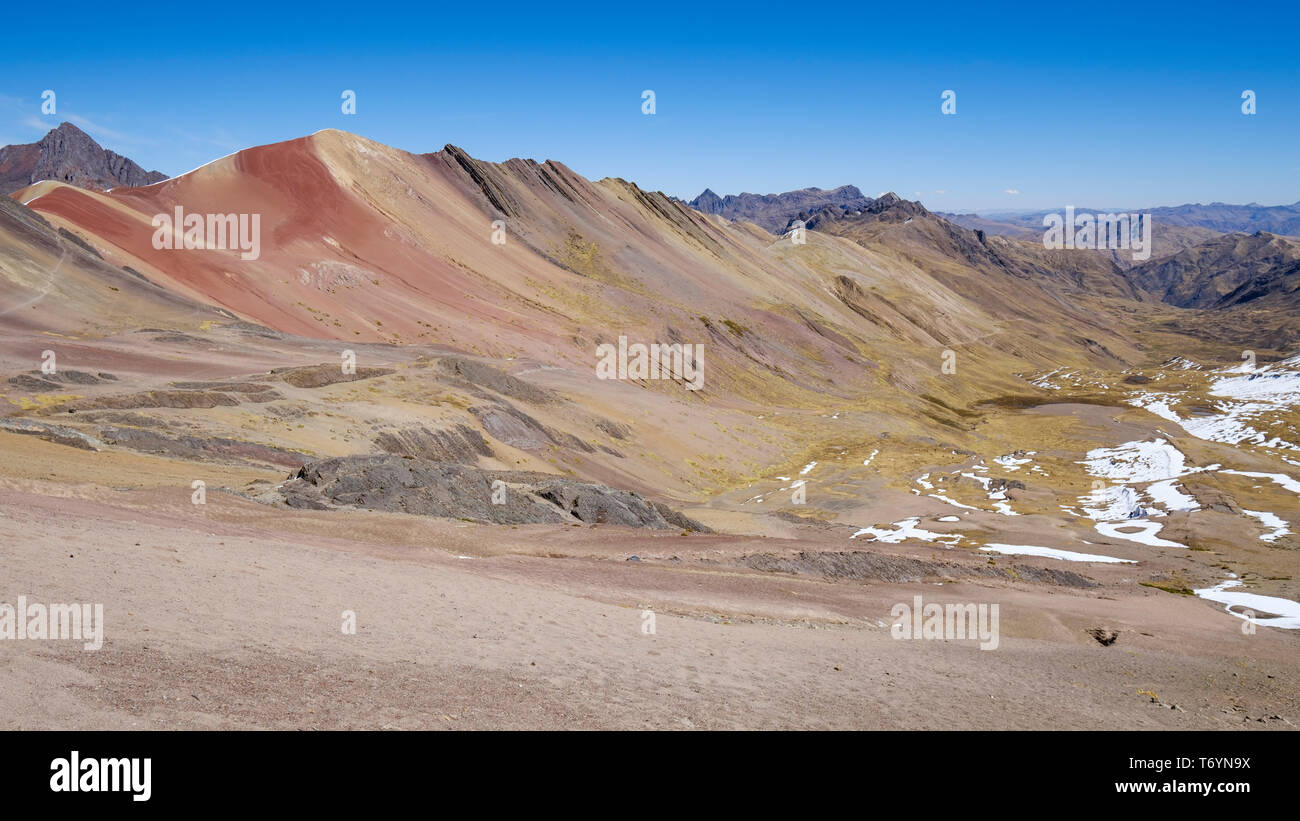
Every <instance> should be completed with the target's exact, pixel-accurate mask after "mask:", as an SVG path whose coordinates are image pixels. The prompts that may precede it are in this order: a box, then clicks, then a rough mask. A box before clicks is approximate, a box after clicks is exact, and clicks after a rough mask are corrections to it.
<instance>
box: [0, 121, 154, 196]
mask: <svg viewBox="0 0 1300 821" xmlns="http://www.w3.org/2000/svg"><path fill="white" fill-rule="evenodd" d="M165 179H167V175H166V174H162V173H160V172H158V171H145V170H144V169H143V168H141V167H140V166H139V165H137V164H136V163H135V162H134V161H132V160H131V159H129V158H127V157H123V156H122V155H121V154H118V153H116V152H113V151H109V150H107V149H105V148H103V147H101V146H100V145H99V143H97V142H95V140H94V139H93V138H92V137H91V136H90V135H89V134H87V133H86V132H84V131H82V130H81V129H80V128H77V127H76V126H75V125H73V124H72V123H63V124H62V125H60V126H59V127H58V128H55V129H53V130H52V131H50V133H48V134H46V135H45V136H44V137H42V138H41V141H40V142H35V143H25V144H23V145H7V146H5V147H4V148H0V192H3V193H4V194H6V195H8V194H12V193H13V192H15V191H17V190H18V189H20V188H26V187H27V186H29V185H31V184H32V183H34V182H40V181H41V180H57V181H58V182H66V183H69V184H71V185H75V186H77V187H78V188H86V189H89V190H91V191H106V190H108V189H110V188H116V187H117V186H120V185H128V186H138V185H150V184H152V183H155V182H161V181H163V180H165Z"/></svg>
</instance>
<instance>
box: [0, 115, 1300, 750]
mask: <svg viewBox="0 0 1300 821" xmlns="http://www.w3.org/2000/svg"><path fill="white" fill-rule="evenodd" d="M863 200H864V201H863V202H862V203H856V202H855V205H854V209H856V210H851V211H843V212H841V213H835V214H831V215H822V216H820V217H818V216H816V215H808V214H805V215H804V216H805V217H807V218H808V224H809V225H810V226H811V227H812V230H809V231H808V232H807V236H806V242H794V241H793V240H792V235H791V234H790V233H784V234H783V233H776V234H773V233H770V232H769V231H768V230H765V229H764V228H762V227H760V226H758V225H756V224H753V223H748V222H742V221H737V222H731V221H728V220H727V219H725V218H723V217H722V216H719V215H716V214H704V213H701V212H699V211H695V210H692V209H691V208H689V207H687V206H686V205H684V204H683V203H681V202H678V201H676V200H672V199H670V198H668V197H665V196H664V195H662V194H659V193H652V192H646V191H643V190H641V189H639V188H638V187H637V186H636V185H634V184H633V183H630V182H627V181H624V180H621V179H604V180H599V181H590V180H586V179H584V178H582V177H580V176H578V175H577V174H575V173H574V172H572V171H571V170H569V169H568V168H566V167H565V166H563V165H561V164H559V163H555V162H550V161H547V162H545V163H540V164H539V163H536V162H533V161H531V160H511V161H509V162H507V163H503V164H492V163H486V162H481V161H479V160H475V159H473V158H471V157H469V156H468V155H466V154H465V153H464V152H462V151H460V150H459V149H456V148H454V147H452V146H448V147H447V148H446V149H445V150H444V151H441V152H437V153H435V154H424V155H417V154H409V153H407V152H404V151H399V150H397V149H394V148H390V147H387V146H383V145H380V144H378V143H374V142H372V141H369V140H366V139H364V138H362V137H358V136H355V135H351V134H345V133H343V132H338V131H323V132H320V133H318V134H315V135H313V136H311V137H305V138H302V139H299V140H294V141H291V142H288V143H281V144H278V145H271V146H263V147H258V148H253V149H249V150H247V151H243V152H239V153H237V154H234V155H231V156H230V157H226V158H223V159H221V160H218V161H216V162H214V163H211V164H209V165H206V166H204V167H202V168H200V169H197V170H195V171H193V172H190V173H189V174H186V175H182V176H181V177H177V178H174V179H169V180H164V181H161V182H155V183H153V184H150V185H147V186H143V187H119V188H115V189H113V190H111V191H109V192H107V193H105V192H102V191H99V190H88V189H84V188H78V187H75V186H73V185H68V184H64V183H57V182H37V183H35V184H33V185H28V186H25V187H22V188H20V189H18V190H17V191H15V192H14V194H13V195H12V198H11V199H4V200H3V201H0V394H2V396H3V402H0V405H3V407H4V408H5V411H4V415H3V418H0V535H2V537H3V541H2V543H3V545H4V551H5V554H6V555H5V561H4V562H3V568H4V570H3V574H2V576H0V578H2V579H3V584H0V603H3V604H8V605H11V606H13V605H16V604H17V602H18V599H19V597H24V598H25V600H26V601H27V602H37V603H46V604H49V603H84V604H88V605H102V608H103V609H102V612H103V627H104V630H103V643H102V647H100V648H99V649H85V648H84V647H83V642H81V641H77V640H71V639H57V638H55V639H44V640H39V639H30V638H28V639H21V638H17V637H15V638H14V639H12V640H8V639H7V637H6V639H0V726H3V727H4V728H7V729H12V728H27V729H32V728H75V729H97V728H111V729H119V728H285V729H288V728H302V729H308V728H322V729H323V728H403V729H406V728H411V729H414V728H446V729H462V728H708V729H716V728H930V729H948V728H1065V729H1089V728H1119V729H1130V728H1168V729H1182V728H1212V729H1215V728H1222V729H1243V728H1248V729H1294V728H1295V727H1296V726H1297V725H1298V724H1300V697H1298V696H1297V693H1300V661H1298V660H1300V630H1297V629H1296V628H1297V627H1300V612H1298V609H1300V605H1297V604H1296V602H1297V601H1298V600H1300V580H1298V579H1297V571H1298V570H1300V537H1297V535H1296V532H1297V531H1300V480H1297V477H1300V431H1298V430H1297V426H1298V425H1300V413H1297V410H1296V404H1297V402H1300V359H1297V358H1295V355H1296V343H1297V339H1298V338H1300V334H1298V333H1297V331H1298V330H1300V326H1298V325H1297V322H1298V320H1297V318H1296V317H1297V316H1300V314H1297V312H1296V310H1295V300H1296V291H1295V289H1294V288H1293V287H1292V286H1291V285H1290V284H1289V283H1290V279H1288V277H1287V274H1286V272H1287V271H1290V270H1291V268H1290V266H1293V265H1294V262H1295V260H1296V258H1297V255H1296V247H1297V241H1295V240H1292V239H1289V238H1286V237H1280V236H1273V235H1267V234H1263V233H1262V232H1261V233H1259V234H1256V235H1253V236H1252V237H1245V236H1244V235H1236V234H1219V233H1216V232H1208V233H1209V234H1213V236H1209V237H1208V238H1206V239H1204V244H1201V245H1190V246H1189V245H1188V243H1190V242H1192V241H1193V239H1195V240H1197V241H1199V240H1201V239H1202V236H1201V235H1200V234H1198V235H1197V236H1196V237H1195V238H1193V239H1189V238H1188V237H1186V236H1183V235H1179V237H1176V238H1175V237H1172V236H1170V237H1166V238H1165V241H1166V242H1167V243H1170V244H1169V245H1168V246H1167V248H1166V250H1167V251H1168V253H1167V255H1165V256H1160V255H1159V254H1158V255H1157V256H1155V257H1153V258H1152V259H1151V260H1150V261H1149V262H1144V263H1141V264H1137V265H1134V264H1132V260H1128V261H1125V260H1122V259H1116V258H1114V256H1113V255H1109V254H1106V253H1099V252H1094V251H1048V250H1045V249H1044V248H1043V247H1042V245H1041V243H1035V242H1034V241H1032V240H1029V241H1026V240H1020V239H1015V238H1007V237H1000V236H993V235H986V234H985V233H984V232H983V231H975V230H969V229H966V228H962V227H960V226H957V225H955V224H953V223H951V222H949V221H947V220H945V219H943V218H941V217H939V216H936V215H934V214H931V213H930V212H928V211H927V210H926V209H925V208H924V207H923V206H921V205H920V204H919V203H913V202H908V201H905V200H901V199H899V198H897V197H894V196H893V195H887V196H884V197H880V198H878V199H874V200H872V199H869V198H863ZM176 208H182V209H183V210H184V211H186V212H191V213H209V212H211V213H230V214H252V213H256V214H258V215H260V221H261V222H260V226H261V227H260V230H261V247H260V249H259V253H258V255H257V256H256V258H249V259H246V258H244V257H243V256H242V255H241V253H240V252H239V250H238V249H234V250H230V249H227V250H220V249H216V248H211V247H203V248H193V249H188V250H186V249H183V248H182V249H174V248H173V249H168V248H161V249H160V248H156V247H155V244H154V242H153V238H154V237H155V233H156V226H155V225H154V224H153V223H152V222H151V220H152V218H153V217H154V216H155V215H157V214H172V213H175V209H176ZM794 216H795V215H793V214H792V215H791V217H792V218H793V217H794ZM494 222H499V223H500V225H496V226H494ZM498 232H504V243H500V242H494V241H493V240H494V235H495V236H496V238H500V236H501V235H500V234H499V233H498ZM1175 239H1178V240H1179V242H1177V243H1176V242H1175V241H1174V240H1175ZM1160 241H1161V238H1160V235H1159V234H1158V233H1157V249H1159V248H1160V245H1159V242H1160ZM182 245H183V243H182ZM1174 279H1177V283H1175V282H1173V280H1174ZM1288 288H1290V289H1291V290H1288ZM1243 289H1244V290H1243ZM1252 289H1254V290H1252ZM1247 291H1250V292H1251V294H1250V296H1249V298H1246V297H1245V296H1243V294H1245V293H1246V292H1247ZM1255 291H1258V293H1255ZM1175 292H1177V293H1179V294H1187V293H1193V292H1194V293H1195V294H1196V295H1197V299H1198V300H1199V302H1197V303H1196V304H1198V305H1201V306H1203V307H1186V306H1185V305H1180V304H1174V302H1172V301H1171V300H1172V298H1166V296H1165V295H1166V293H1175ZM1216 294H1217V295H1220V296H1222V295H1234V294H1235V295H1236V296H1233V297H1232V298H1231V299H1229V298H1226V297H1224V298H1223V299H1219V298H1217V297H1214V295H1216ZM1202 297H1204V298H1202ZM1212 297H1213V298H1212ZM1180 299H1181V297H1180ZM1189 299H1190V297H1189ZM1186 301H1187V300H1184V302H1186ZM619 337H626V338H627V340H629V341H630V342H631V343H633V344H635V343H647V344H648V343H654V342H658V343H664V344H672V343H676V344H683V345H699V346H702V347H701V350H702V351H703V354H702V360H701V362H702V371H701V372H700V374H699V375H700V376H701V377H702V378H701V380H700V383H699V385H698V387H699V388H700V389H699V390H691V389H688V388H687V387H686V386H684V385H683V382H682V380H674V379H649V378H644V379H601V378H598V374H597V361H598V360H597V353H596V352H597V350H598V346H601V345H605V344H609V345H617V344H618V341H619ZM352 364H354V365H355V367H352V366H351V365H352ZM917 597H920V603H921V605H922V608H924V606H925V605H936V604H937V605H962V606H970V607H971V608H972V610H973V611H979V612H983V613H992V612H996V630H995V631H993V632H992V634H991V635H990V636H987V637H985V639H984V640H981V639H980V638H979V637H976V636H970V635H967V636H953V635H950V634H945V633H943V632H942V631H941V632H940V633H939V634H938V635H934V634H932V633H930V632H929V631H928V630H918V631H917V634H914V633H913V631H912V629H911V628H912V626H913V625H914V624H915V625H916V626H918V627H919V626H920V625H919V622H920V621H921V619H918V620H917V621H916V622H912V621H911V620H910V619H911V616H900V615H898V614H899V612H900V610H899V608H900V607H905V608H909V609H910V608H912V607H914V605H915V604H916V603H917ZM993 608H996V611H994V610H993ZM909 612H910V610H909ZM924 612H925V611H924V609H923V613H924ZM895 622H899V623H900V624H901V625H902V626H903V627H906V629H905V630H903V629H902V628H893V627H892V625H893V624H894V623H895ZM11 627H12V625H11ZM353 628H354V629H353ZM4 629H5V625H4V610H3V607H2V606H0V634H3V632H4ZM900 632H901V633H903V635H902V636H901V637H899V636H898V634H899V633H900Z"/></svg>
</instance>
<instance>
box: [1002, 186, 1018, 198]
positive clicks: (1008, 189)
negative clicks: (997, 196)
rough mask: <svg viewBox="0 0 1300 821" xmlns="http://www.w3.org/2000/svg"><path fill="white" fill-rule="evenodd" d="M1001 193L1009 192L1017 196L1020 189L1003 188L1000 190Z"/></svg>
mask: <svg viewBox="0 0 1300 821" xmlns="http://www.w3.org/2000/svg"><path fill="white" fill-rule="evenodd" d="M1002 193H1003V194H1010V195H1011V196H1013V197H1018V196H1020V189H1019V188H1007V189H1004V190H1003V191H1002Z"/></svg>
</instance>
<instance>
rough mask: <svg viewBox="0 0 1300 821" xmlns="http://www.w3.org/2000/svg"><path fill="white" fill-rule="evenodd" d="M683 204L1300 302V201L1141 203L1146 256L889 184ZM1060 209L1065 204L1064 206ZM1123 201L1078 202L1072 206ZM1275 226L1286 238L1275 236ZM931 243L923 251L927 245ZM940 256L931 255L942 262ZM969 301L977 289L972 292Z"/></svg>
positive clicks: (1230, 294)
mask: <svg viewBox="0 0 1300 821" xmlns="http://www.w3.org/2000/svg"><path fill="white" fill-rule="evenodd" d="M687 204H688V205H689V206H690V207H692V208H694V209H696V210H697V211H702V212H704V213H709V214H719V215H721V216H724V217H727V218H728V219H733V220H748V221H750V222H754V223H756V224H758V225H761V226H762V227H763V228H766V229H767V230H769V231H771V232H772V233H773V234H778V235H779V234H782V233H784V232H785V231H786V230H787V229H788V227H789V225H790V223H791V221H792V220H795V219H801V220H803V221H804V222H805V224H806V227H807V228H809V229H810V230H818V231H823V232H825V233H829V234H835V235H838V236H843V237H847V238H850V239H853V240H855V241H857V242H860V243H863V244H866V245H868V246H875V245H878V244H879V243H880V242H881V241H882V239H883V238H884V237H885V236H886V234H885V233H882V232H885V231H890V230H891V229H889V228H887V227H886V226H891V225H892V226H898V228H900V229H906V230H907V231H909V232H910V233H908V234H906V235H898V234H894V233H891V234H889V236H890V237H891V238H892V239H891V241H898V240H899V239H901V238H902V237H903V236H906V237H907V238H906V239H904V240H903V242H902V245H900V246H899V247H901V248H906V249H907V253H908V254H909V256H911V255H916V258H918V259H923V258H926V257H929V256H930V255H931V254H932V253H934V251H936V250H939V251H940V258H946V259H959V260H961V261H962V264H963V265H966V266H971V267H973V268H976V269H980V270H985V271H993V270H997V271H998V272H1000V273H1003V274H1010V275H1011V276H1014V277H1021V278H1033V279H1039V280H1055V281H1056V282H1057V287H1064V288H1070V287H1074V288H1081V289H1084V290H1087V291H1089V292H1091V293H1094V294H1097V295H1106V296H1112V297H1120V298H1127V299H1140V300H1144V301H1151V302H1156V301H1158V302H1164V303H1166V304H1169V305H1175V306H1178V307H1181V308H1203V309H1227V308H1234V307H1238V306H1242V305H1246V304H1250V305H1252V307H1255V308H1260V307H1274V306H1276V307H1279V308H1283V309H1284V310H1291V309H1292V308H1294V307H1300V276H1296V274H1300V242H1296V241H1294V240H1291V239H1288V238H1287V237H1286V236H1285V235H1287V234H1293V235H1297V236H1300V203H1296V204H1295V205H1282V206H1264V205H1258V204H1254V203H1252V204H1249V205H1227V204H1224V203H1212V204H1210V205H1179V206H1173V207H1162V208H1151V209H1145V210H1144V211H1143V213H1150V214H1151V215H1152V224H1153V226H1154V230H1153V246H1154V247H1153V253H1152V257H1151V259H1149V260H1146V261H1138V260H1133V259H1131V255H1130V254H1129V252H1127V251H1125V252H1120V251H1100V252H1085V253H1082V254H1081V253H1077V252H1072V251H1046V250H1045V249H1043V248H1042V245H1041V239H1042V235H1043V234H1042V232H1043V217H1044V216H1045V215H1047V214H1050V213H1059V212H1052V211H1035V212H1024V213H999V214H993V215H990V216H988V217H984V216H981V215H978V214H944V213H935V212H930V211H928V210H927V209H926V208H925V206H923V205H922V204H921V203H920V202H914V201H911V200H905V199H902V198H900V197H898V196H897V195H895V194H893V193H889V194H885V195H882V196H880V197H878V198H875V199H873V198H871V197H865V196H863V195H862V192H861V191H860V190H859V189H857V188H856V187H854V186H851V185H845V186H841V187H839V188H836V189H833V190H831V191H824V190H822V189H819V188H805V189H801V190H799V191H788V192H786V193H784V194H767V195H762V196H759V195H756V194H738V195H729V196H726V197H720V196H718V195H717V194H715V193H714V192H713V191H711V190H707V189H706V190H705V191H704V193H702V194H700V196H698V197H696V198H695V199H694V200H692V201H691V202H690V203H687ZM1062 210H1063V209H1062ZM1117 210H1120V209H1088V208H1083V207H1076V209H1075V211H1076V212H1077V213H1080V214H1082V213H1109V212H1113V211H1117ZM1279 235H1281V236H1279ZM927 249H928V250H927ZM940 258H933V259H929V260H927V264H926V267H929V268H932V269H938V268H940V267H941V264H940ZM970 296H971V297H972V298H976V294H975V292H972V293H971V294H970Z"/></svg>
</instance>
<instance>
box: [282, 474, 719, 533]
mask: <svg viewBox="0 0 1300 821" xmlns="http://www.w3.org/2000/svg"><path fill="white" fill-rule="evenodd" d="M497 481H500V482H502V483H503V484H502V485H498V486H497V492H496V494H495V495H496V498H497V500H498V501H499V502H500V503H499V504H493V496H494V492H493V483H494V482H497ZM263 501H270V502H275V503H281V504H286V505H288V506H289V507H295V508H305V509H310V510H327V509H330V508H339V507H360V508H367V509H371V510H385V511H390V512H394V513H414V514H417V515H421V516H438V517H442V518H448V519H468V520H471V521H476V522H490V523H493V524H538V523H546V522H560V523H577V522H582V523H585V524H610V525H621V526H623V527H646V528H652V529H655V530H695V531H699V532H709V529H708V528H707V527H705V526H704V525H702V524H700V523H699V522H696V521H694V520H692V519H690V518H688V517H686V516H683V515H682V514H680V513H678V512H676V511H674V510H672V509H671V508H669V507H667V506H665V505H661V504H658V503H655V502H650V501H647V500H646V499H644V498H642V497H641V496H640V495H638V494H636V493H631V492H629V491H625V490H616V489H614V488H610V487H606V486H605V485H598V484H591V483H587V482H577V481H574V480H572V479H566V478H563V477H559V476H553V475H549V474H545V473H531V472H524V471H491V470H480V469H479V468H475V467H469V466H466V465H456V464H449V463H445V462H433V461H429V460H427V459H409V458H402V457H400V456H345V457H339V458H335V459H326V460H324V461H320V462H312V463H310V464H308V465H306V466H304V467H302V468H301V469H300V470H298V471H297V472H295V473H293V474H291V475H290V477H289V480H288V481H286V482H285V483H284V484H283V485H282V486H281V487H280V488H278V489H277V490H275V491H272V492H271V493H269V494H268V495H267V498H264V499H263Z"/></svg>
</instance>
